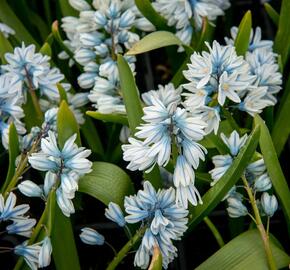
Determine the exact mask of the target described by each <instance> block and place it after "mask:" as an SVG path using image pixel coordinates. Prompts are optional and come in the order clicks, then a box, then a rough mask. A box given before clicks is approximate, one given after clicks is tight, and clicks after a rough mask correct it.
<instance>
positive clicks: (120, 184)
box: [79, 162, 134, 207]
mask: <svg viewBox="0 0 290 270" xmlns="http://www.w3.org/2000/svg"><path fill="white" fill-rule="evenodd" d="M92 169H93V171H92V172H91V173H89V174H86V175H85V176H83V177H82V178H81V179H80V181H79V191H80V192H83V193H86V194H89V195H91V196H92V197H94V198H96V199H98V200H100V201H101V202H103V203H104V204H106V205H108V204H109V203H110V202H115V203H117V204H119V205H120V207H122V206H123V205H124V197H125V196H126V195H130V194H132V193H134V187H133V184H132V182H131V179H130V177H129V176H128V175H127V173H126V172H124V171H123V170H122V169H121V168H119V167H118V166H116V165H114V164H111V163H107V162H94V163H93V167H92Z"/></svg>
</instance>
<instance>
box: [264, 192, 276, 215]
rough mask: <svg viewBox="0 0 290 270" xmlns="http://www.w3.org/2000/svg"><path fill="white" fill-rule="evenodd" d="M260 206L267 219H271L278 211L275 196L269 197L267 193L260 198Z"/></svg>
mask: <svg viewBox="0 0 290 270" xmlns="http://www.w3.org/2000/svg"><path fill="white" fill-rule="evenodd" d="M261 205H262V209H263V211H264V213H265V214H266V215H267V216H268V217H272V216H273V215H274V213H275V212H276V211H277V209H278V201H277V199H276V197H275V195H269V193H267V192H264V193H263V194H262V196H261Z"/></svg>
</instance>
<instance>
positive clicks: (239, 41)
mask: <svg viewBox="0 0 290 270" xmlns="http://www.w3.org/2000/svg"><path fill="white" fill-rule="evenodd" d="M251 30H252V14H251V11H247V13H246V14H245V15H244V17H243V19H242V21H241V23H240V25H239V30H238V34H237V37H236V40H235V47H236V52H237V54H238V55H245V54H246V51H247V50H248V47H249V43H250V37H251Z"/></svg>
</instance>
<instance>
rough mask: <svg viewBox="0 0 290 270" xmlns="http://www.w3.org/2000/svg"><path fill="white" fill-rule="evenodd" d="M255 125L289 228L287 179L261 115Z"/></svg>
mask: <svg viewBox="0 0 290 270" xmlns="http://www.w3.org/2000/svg"><path fill="white" fill-rule="evenodd" d="M255 125H256V126H258V127H260V129H261V135H260V142H259V144H260V147H261V150H262V154H263V158H264V161H265V164H266V167H267V171H268V174H269V176H270V178H271V181H272V184H273V187H274V189H275V191H276V194H277V196H278V198H279V202H280V204H281V205H282V208H283V212H284V215H285V218H286V221H287V223H288V228H290V199H289V198H290V191H289V187H288V185H287V181H286V179H285V177H284V174H283V171H282V169H281V166H280V163H279V160H278V157H277V154H276V151H275V148H274V145H273V142H272V139H271V136H270V133H269V130H268V128H267V127H266V125H265V123H264V121H263V119H262V118H261V117H260V116H259V115H256V116H255Z"/></svg>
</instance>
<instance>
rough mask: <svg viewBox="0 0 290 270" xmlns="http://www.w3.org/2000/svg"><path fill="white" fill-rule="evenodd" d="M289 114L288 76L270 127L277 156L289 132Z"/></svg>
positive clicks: (289, 90)
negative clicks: (272, 124) (271, 127)
mask: <svg viewBox="0 0 290 270" xmlns="http://www.w3.org/2000/svg"><path fill="white" fill-rule="evenodd" d="M289 115H290V78H289V79H288V82H287V84H286V87H285V90H284V93H283V97H282V99H281V102H280V105H279V108H278V111H277V114H276V118H275V121H274V126H273V129H272V139H273V143H274V146H275V149H276V152H277V155H278V157H279V156H280V154H281V152H282V151H283V149H284V145H285V144H286V142H287V139H288V137H289V134H290V125H289Z"/></svg>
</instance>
